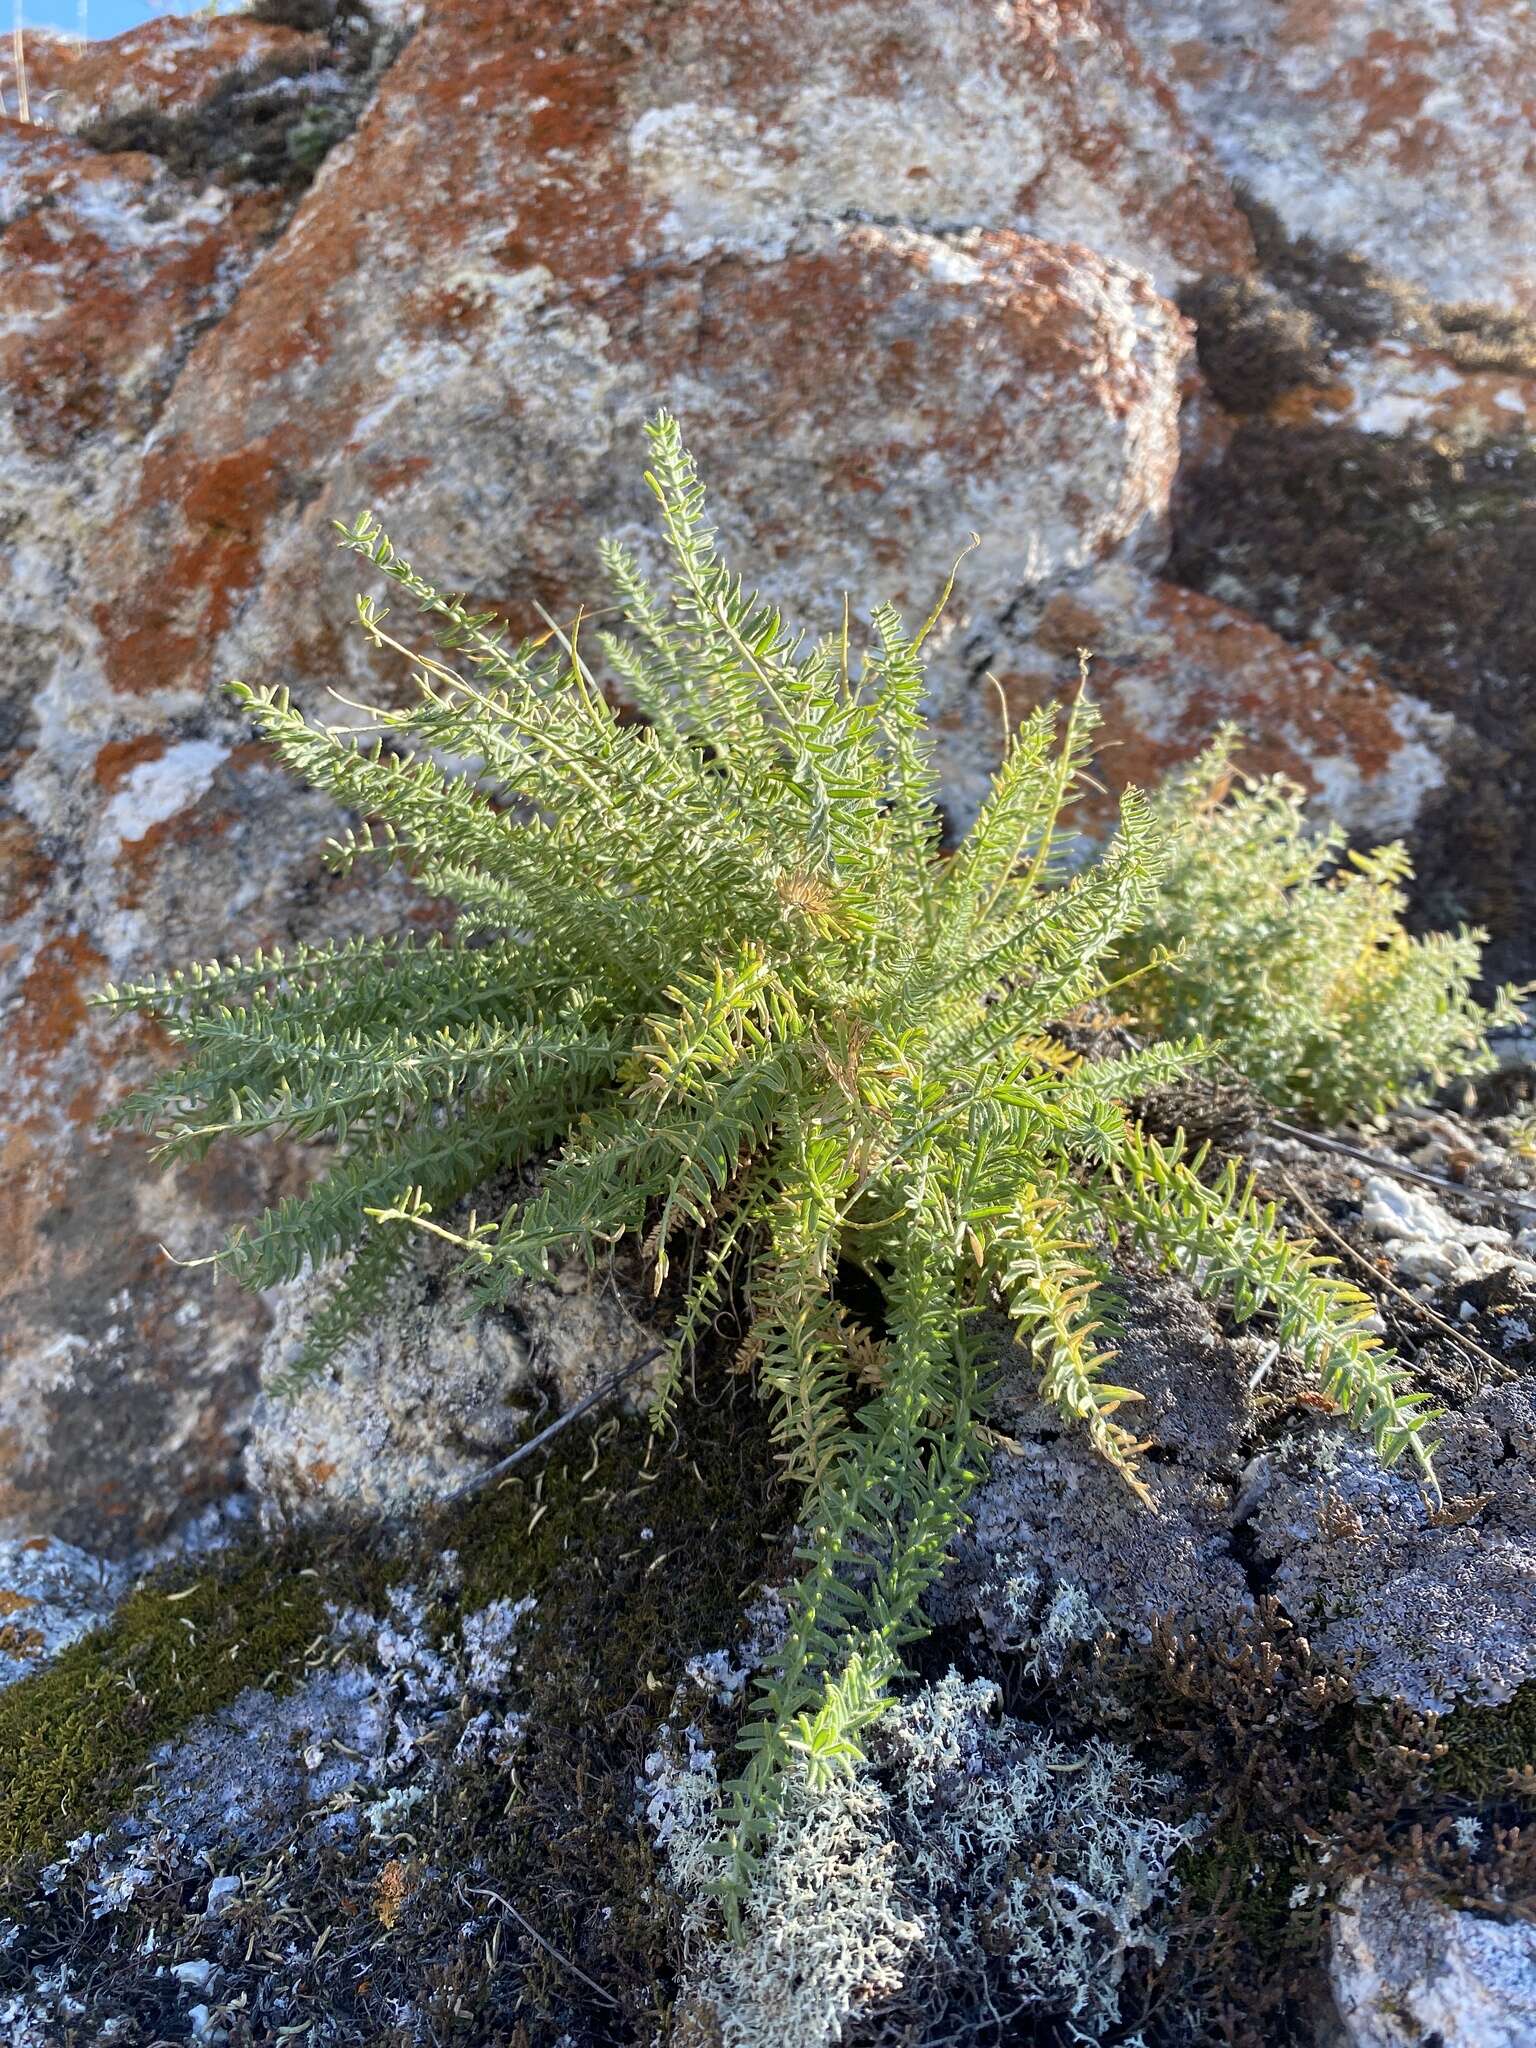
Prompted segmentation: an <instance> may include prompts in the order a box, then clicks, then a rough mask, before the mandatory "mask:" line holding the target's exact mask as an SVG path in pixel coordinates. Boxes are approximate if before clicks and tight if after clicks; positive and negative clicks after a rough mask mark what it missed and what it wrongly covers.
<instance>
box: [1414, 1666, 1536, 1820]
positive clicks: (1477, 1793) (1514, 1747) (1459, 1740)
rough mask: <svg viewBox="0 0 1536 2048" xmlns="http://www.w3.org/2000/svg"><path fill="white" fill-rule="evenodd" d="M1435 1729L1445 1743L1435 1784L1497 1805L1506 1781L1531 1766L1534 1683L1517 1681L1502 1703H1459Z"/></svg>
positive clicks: (1535, 1746) (1534, 1761) (1535, 1755)
mask: <svg viewBox="0 0 1536 2048" xmlns="http://www.w3.org/2000/svg"><path fill="white" fill-rule="evenodd" d="M1436 1732H1437V1734H1438V1736H1439V1739H1440V1741H1441V1742H1442V1743H1443V1744H1444V1746H1445V1748H1444V1754H1443V1755H1442V1756H1441V1757H1440V1759H1439V1761H1438V1762H1437V1764H1436V1766H1435V1783H1436V1785H1437V1787H1438V1788H1439V1789H1440V1790H1442V1791H1444V1792H1447V1793H1455V1794H1459V1795H1460V1796H1461V1797H1463V1798H1466V1799H1474V1800H1477V1801H1478V1802H1480V1803H1483V1804H1493V1803H1496V1802H1498V1801H1500V1800H1502V1799H1504V1798H1505V1797H1507V1795H1508V1793H1509V1789H1510V1783H1511V1780H1513V1779H1516V1778H1528V1776H1529V1774H1530V1773H1531V1772H1532V1771H1533V1770H1536V1683H1532V1684H1527V1685H1522V1686H1521V1687H1520V1689H1519V1691H1518V1692H1517V1693H1516V1694H1515V1695H1514V1697H1513V1698H1512V1699H1510V1700H1507V1701H1506V1702H1505V1703H1504V1705H1502V1706H1498V1707H1458V1708H1457V1710H1456V1712H1455V1713H1454V1714H1448V1715H1447V1716H1446V1718H1445V1719H1444V1720H1443V1721H1442V1722H1440V1724H1439V1727H1438V1729H1437V1731H1436Z"/></svg>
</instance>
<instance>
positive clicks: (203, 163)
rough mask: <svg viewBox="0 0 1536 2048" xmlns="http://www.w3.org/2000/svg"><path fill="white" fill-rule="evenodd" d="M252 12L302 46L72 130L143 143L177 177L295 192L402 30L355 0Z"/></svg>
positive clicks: (354, 112)
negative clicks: (207, 87) (176, 97)
mask: <svg viewBox="0 0 1536 2048" xmlns="http://www.w3.org/2000/svg"><path fill="white" fill-rule="evenodd" d="M253 11H254V13H255V14H256V16H257V19H258V20H262V21H267V22H272V23H274V24H276V25H279V26H283V27H291V28H298V29H302V30H304V31H305V32H307V33H309V34H310V35H311V36H312V42H311V45H310V47H309V48H308V49H300V50H288V51H280V52H278V53H276V54H275V55H273V56H271V57H269V58H268V59H267V60H266V61H265V62H264V63H261V64H258V65H255V66H253V67H251V68H250V69H249V70H239V71H234V72H231V73H230V74H229V76H228V77H227V78H224V79H221V80H220V82H219V83H218V85H217V86H216V87H215V88H214V90H213V91H212V93H210V94H209V96H208V97H207V98H206V99H205V100H204V101H203V102H202V104H201V105H200V106H197V107H191V108H188V109H186V110H185V111H184V112H181V113H176V114H167V113H163V112H161V111H160V110H159V109H158V108H154V107H138V108H129V109H127V110H126V111H124V112H122V113H117V114H109V115H106V116H104V117H103V118H102V119H101V120H99V121H93V122H91V123H89V124H88V125H87V126H86V127H84V128H82V129H81V130H80V138H81V140H82V141H84V142H88V143H89V144H90V145H91V146H92V147H93V148H95V149H101V150H107V151H123V150H142V151H143V152H144V153H145V154H146V155H149V156H153V157H158V158H159V159H160V161H161V162H162V163H164V165H165V166H166V168H167V169H168V170H169V171H171V172H172V173H173V174H174V175H175V176H176V177H178V178H186V179H189V180H196V181H198V182H199V183H206V182H208V181H212V182H213V183H215V184H221V185H235V184H248V185H267V186H275V187H277V188H278V189H280V190H284V191H289V192H295V193H297V192H299V191H302V190H303V188H304V187H305V186H306V185H308V184H309V183H310V181H311V180H312V179H313V177H314V175H315V173H316V171H318V170H319V168H320V166H321V164H322V163H323V162H324V161H325V158H326V157H327V155H328V154H329V153H330V151H331V150H332V149H333V148H334V147H335V145H336V144H337V143H338V142H340V141H341V140H342V139H343V137H344V136H347V135H350V134H351V132H352V130H353V129H354V128H355V127H356V125H357V122H358V119H359V117H360V115H361V114H362V111H363V109H364V107H365V106H366V105H367V103H368V101H369V100H370V99H371V98H372V96H373V92H374V88H375V86H376V85H377V83H378V79H379V76H380V73H381V72H382V71H383V69H384V68H385V66H386V65H387V64H388V63H389V62H390V61H391V59H392V58H393V57H394V55H395V54H396V52H397V51H398V49H399V47H400V42H401V38H400V37H399V36H398V35H397V34H396V33H395V32H394V31H393V30H390V29H388V28H385V27H384V26H383V25H382V24H380V23H378V22H376V21H375V20H374V19H373V16H372V15H371V14H370V13H369V12H368V10H367V8H366V7H364V6H361V5H358V4H355V0H354V4H346V0H343V4H339V5H338V4H334V0H273V4H272V5H270V6H268V7H265V8H262V7H258V8H256V9H254V10H253Z"/></svg>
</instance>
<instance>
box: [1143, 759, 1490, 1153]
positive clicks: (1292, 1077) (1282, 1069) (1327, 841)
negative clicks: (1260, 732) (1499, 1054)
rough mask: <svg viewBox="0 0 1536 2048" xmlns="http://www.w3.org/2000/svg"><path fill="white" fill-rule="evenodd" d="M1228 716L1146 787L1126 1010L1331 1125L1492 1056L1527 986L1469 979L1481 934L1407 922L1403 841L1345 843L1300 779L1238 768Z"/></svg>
mask: <svg viewBox="0 0 1536 2048" xmlns="http://www.w3.org/2000/svg"><path fill="white" fill-rule="evenodd" d="M1236 748H1237V735H1236V733H1235V732H1233V731H1231V730H1228V731H1223V732H1222V733H1221V734H1219V735H1218V737H1217V739H1216V741H1215V742H1214V744H1213V745H1212V746H1210V747H1208V748H1207V749H1206V751H1205V752H1204V753H1203V754H1201V755H1200V757H1199V758H1198V759H1197V760H1195V761H1193V762H1191V764H1190V765H1189V767H1188V768H1187V769H1185V770H1183V771H1182V772H1181V773H1179V774H1176V775H1173V776H1170V777H1169V779H1168V780H1167V782H1166V783H1164V785H1163V787H1162V788H1161V789H1160V790H1159V791H1158V793H1157V796H1156V798H1155V799H1154V804H1153V809H1154V813H1155V819H1156V824H1157V826H1158V827H1160V828H1161V836H1162V837H1163V840H1164V844H1165V846H1166V850H1167V869H1166V872H1165V874H1164V876H1163V882H1162V886H1161V888H1160V889H1159V891H1158V898H1157V903H1156V905H1155V907H1154V909H1153V911H1152V914H1151V915H1150V916H1149V917H1148V918H1147V919H1146V920H1145V921H1144V922H1143V924H1142V925H1141V927H1140V929H1139V930H1138V931H1136V932H1135V933H1133V934H1131V935H1129V937H1128V938H1127V940H1126V941H1125V942H1124V943H1123V944H1122V945H1121V947H1120V948H1119V949H1118V955H1117V957H1118V961H1119V965H1120V967H1121V968H1122V969H1132V968H1138V967H1139V968H1142V969H1144V970H1145V971H1144V972H1142V973H1140V974H1138V975H1137V976H1136V978H1135V981H1134V983H1133V984H1132V986H1131V990H1130V993H1129V994H1128V996H1127V999H1126V1007H1127V1008H1128V1009H1130V1010H1131V1011H1132V1012H1133V1013H1134V1014H1135V1017H1136V1020H1137V1022H1138V1024H1140V1025H1141V1026H1142V1027H1143V1028H1144V1029H1145V1030H1147V1031H1148V1032H1149V1033H1150V1034H1151V1035H1153V1036H1155V1037H1166V1036H1169V1035H1172V1034H1175V1033H1187V1032H1200V1033H1201V1034H1202V1035H1203V1036H1204V1037H1206V1038H1207V1039H1208V1040H1209V1041H1210V1042H1211V1044H1212V1046H1213V1047H1214V1048H1215V1050H1216V1051H1218V1052H1219V1053H1221V1054H1222V1055H1223V1056H1224V1057H1225V1058H1226V1059H1227V1060H1228V1061H1230V1063H1231V1064H1232V1065H1233V1066H1234V1067H1236V1068H1238V1069H1239V1071H1240V1072H1242V1073H1243V1074H1245V1075H1246V1076H1247V1078H1248V1079H1249V1080H1250V1081H1252V1082H1253V1084H1254V1086H1255V1087H1256V1088H1257V1089H1258V1090H1259V1092H1260V1093H1261V1094H1262V1095H1263V1096H1265V1097H1266V1099H1267V1100H1268V1101H1269V1102H1271V1103H1272V1104H1273V1105H1274V1106H1275V1108H1277V1109H1282V1110H1290V1111H1293V1112H1296V1113H1298V1114H1301V1115H1305V1116H1311V1117H1315V1118H1317V1119H1318V1120H1319V1121H1321V1122H1323V1123H1340V1122H1342V1121H1343V1120H1344V1119H1345V1118H1347V1117H1363V1116H1365V1117H1368V1116H1374V1115H1377V1114H1379V1113H1380V1112H1381V1111H1382V1110H1384V1109H1388V1108H1390V1107H1391V1106H1392V1105H1393V1104H1394V1103H1398V1102H1405V1101H1412V1100H1421V1099H1422V1098H1423V1097H1424V1096H1425V1095H1426V1094H1428V1092H1429V1091H1430V1089H1431V1088H1433V1087H1434V1086H1437V1085H1438V1084H1440V1083H1441V1082H1444V1081H1448V1080H1450V1079H1452V1078H1453V1077H1455V1076H1457V1075H1464V1074H1476V1073H1481V1072H1483V1071H1485V1070H1486V1069H1487V1068H1489V1067H1491V1066H1493V1065H1494V1059H1493V1055H1492V1053H1491V1052H1490V1051H1489V1048H1488V1037H1487V1034H1488V1032H1489V1031H1490V1030H1493V1029H1495V1028H1497V1027H1499V1026H1501V1025H1511V1024H1516V1023H1518V1022H1519V1021H1520V1008H1519V1004H1520V1001H1521V998H1522V997H1523V996H1524V995H1526V994H1527V993H1528V991H1527V990H1524V989H1518V988H1503V989H1500V990H1498V991H1497V993H1496V995H1495V997H1494V1000H1493V1003H1492V1005H1491V1006H1490V1007H1489V1008H1486V1009H1485V1008H1484V1007H1483V1006H1482V1005H1481V1004H1480V1003H1478V1002H1477V1001H1476V1000H1475V999H1474V997H1473V995H1472V993H1471V991H1472V985H1473V983H1474V982H1475V981H1476V980H1477V975H1478V969H1479V966H1480V963H1481V959H1482V946H1483V942H1484V940H1485V939H1486V937H1487V934H1486V933H1485V932H1480V931H1475V930H1462V931H1459V932H1431V933H1429V934H1428V935H1427V936H1425V937H1423V938H1416V937H1414V936H1412V935H1411V934H1410V933H1409V932H1408V930H1407V929H1406V927H1405V926H1404V924H1403V915H1404V912H1405V911H1406V909H1407V907H1408V899H1407V894H1406V891H1405V889H1404V884H1405V883H1406V882H1407V881H1409V880H1410V879H1411V877H1412V873H1413V870H1412V867H1411V865H1410V862H1409V859H1408V854H1407V850H1406V849H1405V848H1404V847H1403V846H1401V845H1398V844H1395V843H1394V844H1392V845H1390V846H1378V847H1376V848H1374V849H1373V851H1371V852H1370V853H1351V852H1347V851H1346V842H1345V835H1344V833H1343V832H1342V831H1341V830H1339V828H1338V827H1337V826H1333V825H1330V826H1328V827H1326V828H1325V829H1324V830H1322V831H1317V830H1314V829H1313V827H1312V826H1311V824H1310V823H1309V821H1308V818H1307V814H1306V808H1305V798H1306V792H1305V791H1304V790H1303V789H1302V788H1301V787H1300V786H1299V785H1298V784H1297V783H1294V782H1292V781H1290V780H1289V779H1288V778H1287V777H1285V776H1282V775H1271V776H1266V777H1264V778H1263V779H1262V780H1257V781H1255V780H1249V779H1247V778H1244V777H1241V776H1239V775H1237V774H1236V772H1235V770H1234V765H1233V756H1234V754H1235V752H1236Z"/></svg>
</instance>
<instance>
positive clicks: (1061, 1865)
mask: <svg viewBox="0 0 1536 2048" xmlns="http://www.w3.org/2000/svg"><path fill="white" fill-rule="evenodd" d="M997 1704H998V1693H997V1688H996V1687H995V1686H993V1685H992V1684H990V1683H989V1682H988V1681H986V1680H982V1679H973V1680H967V1679H964V1678H962V1677H960V1676H959V1675H958V1674H956V1673H954V1672H951V1673H950V1675H949V1676H948V1677H947V1678H945V1679H943V1680H942V1681H940V1682H939V1683H937V1684H934V1685H929V1686H924V1687H922V1688H920V1689H919V1690H918V1691H917V1692H915V1693H914V1694H913V1695H912V1696H911V1697H910V1698H909V1699H908V1700H906V1701H904V1702H903V1703H901V1704H900V1705H898V1706H897V1707H895V1708H893V1709H892V1711H891V1712H890V1713H889V1714H888V1715H887V1716H886V1718H885V1720H884V1721H883V1722H882V1723H880V1724H879V1727H878V1729H877V1731H876V1733H875V1735H874V1738H873V1740H872V1744H871V1756H870V1761H869V1762H868V1763H867V1764H865V1765H863V1766H862V1767H861V1768H860V1769H859V1770H858V1771H857V1772H856V1773H855V1774H854V1775H853V1776H852V1777H851V1778H850V1779H848V1780H847V1781H845V1782H843V1783H841V1784H838V1785H835V1786H834V1787H832V1788H831V1789H830V1790H829V1791H826V1792H824V1793H820V1794H813V1793H812V1792H811V1791H810V1790H809V1789H808V1788H807V1787H806V1786H805V1785H804V1784H803V1783H800V1784H797V1785H795V1786H794V1787H793V1788H792V1792H791V1796H790V1799H789V1802H788V1805H787V1807H786V1809H785V1812H784V1815H783V1817H782V1820H781V1823H780V1826H779V1831H778V1834H777V1836H776V1838H775V1840H774V1842H773V1843H772V1845H771V1846H770V1848H769V1849H768V1851H767V1853H766V1854H765V1856H764V1857H763V1859H762V1861H761V1864H760V1866H759V1868H758V1869H757V1871H756V1873H755V1874H754V1876H753V1878H752V1879H751V1881H750V1884H749V1887H748V1890H747V1892H746V1895H745V1897H744V1899H743V1901H742V1910H741V1919H742V1925H741V1939H740V1940H738V1941H736V1942H731V1941H729V1940H726V1939H724V1938H722V1936H721V1933H720V1930H719V1926H718V1921H717V1919H716V1918H715V1917H714V1916H713V1909H712V1906H711V1902H710V1893H709V1891H708V1886H709V1883H710V1880H711V1879H712V1878H713V1877H714V1876H715V1875H716V1874H717V1865H716V1863H715V1861H714V1858H713V1856H712V1854H711V1852H710V1845H711V1843H712V1842H713V1840H714V1838H715V1836H716V1835H717V1833H718V1830H719V1804H720V1792H719V1785H718V1779H717V1774H716V1765H715V1760H714V1758H713V1757H712V1756H711V1755H709V1753H708V1752H707V1751H703V1752H702V1753H701V1750H700V1745H699V1743H698V1741H697V1737H696V1733H693V1734H690V1738H689V1742H688V1748H687V1752H686V1754H685V1753H684V1751H683V1749H682V1745H681V1744H680V1743H678V1742H676V1740H674V1741H673V1742H672V1744H671V1745H670V1747H664V1748H663V1749H661V1750H658V1752H657V1753H656V1754H655V1755H654V1756H653V1757H652V1758H651V1759H650V1761H649V1771H648V1777H647V1781H646V1785H645V1788H644V1789H645V1792H646V1795H647V1818H648V1820H649V1822H650V1825H651V1829H652V1832H653V1836H654V1839H655V1840H656V1843H657V1846H658V1847H659V1848H660V1849H661V1850H662V1852H663V1854H664V1856H665V1858H666V1862H667V1866H668V1869H669V1873H670V1875H671V1878H672V1881H673V1883H674V1884H675V1885H676V1887H677V1888H678V1890H679V1891H680V1892H681V1893H682V1894H683V1896H684V1898H685V1900H687V1902H688V1905H689V1927H690V1931H691V1934H692V1936H693V1951H692V1967H691V1972H690V1977H689V1996H690V1998H691V2001H692V2002H693V2003H694V2004H695V2005H697V2006H700V2007H702V2008H705V2009H707V2010H709V2011H711V2012H712V2013H713V2015H714V2018H715V2020H716V2022H717V2024H718V2027H719V2030H720V2035H721V2039H722V2041H723V2042H724V2044H725V2048H831V2044H833V2043H835V2042H838V2041H840V2040H843V2039H845V2038H847V2037H848V2035H849V2034H850V2032H852V2033H854V2034H857V2033H858V2032H859V2030H860V2025H861V2022H863V2021H866V2020H867V2021H869V2022H870V2023H871V2024H875V2023H876V2022H877V2021H878V2022H879V2023H881V2024H889V2025H892V2026H899V2027H901V2028H902V2029H904V2030H905V2031H903V2032H902V2038H903V2039H904V2040H907V2039H910V2040H911V2041H913V2042H920V2041H923V2040H926V2039H930V2038H932V2039H938V2038H939V2037H940V2035H941V2033H942V2032H943V2030H944V2029H945V2028H949V2029H952V2028H953V2027H954V2025H955V2024H956V2023H957V2015H963V2014H965V2013H966V2012H967V2011H972V2012H976V2013H981V2012H986V2013H989V2014H990V2015H992V2016H993V2017H997V2018H1001V2017H1004V2016H1006V2015H1009V2014H1013V2015H1022V2014H1025V2013H1030V2014H1035V2015H1037V2016H1039V2017H1041V2018H1045V2017H1046V2016H1051V2017H1054V2018H1055V2019H1056V2020H1058V2021H1059V2022H1061V2023H1062V2024H1064V2025H1065V2026H1066V2027H1067V2028H1068V2029H1069V2031H1070V2033H1071V2034H1072V2035H1073V2036H1074V2037H1075V2038H1077V2039H1078V2040H1081V2041H1084V2042H1092V2041H1098V2040H1100V2039H1103V2038H1105V2037H1106V2036H1107V2035H1108V2034H1109V2033H1110V2032H1111V2031H1112V2030H1117V2029H1118V2027H1119V2025H1120V2019H1121V2016H1120V1998H1119V1993H1120V1987H1121V1984H1122V1982H1123V1979H1124V1975H1125V1970H1126V1967H1127V1964H1128V1963H1129V1961H1130V1960H1131V1958H1132V1957H1133V1956H1134V1955H1135V1954H1136V1952H1137V1951H1144V1952H1147V1953H1149V1954H1150V1955H1152V1956H1154V1957H1155V1956H1158V1955H1160V1954H1161V1953H1162V1945H1163V1933H1162V1927H1163V1923H1164V1916H1165V1908H1166V1906H1167V1905H1168V1903H1169V1901H1170V1900H1171V1898H1172V1896H1173V1894H1174V1890H1175V1886H1174V1880H1173V1878H1172V1874H1171V1873H1172V1864H1173V1859H1174V1857H1175V1855H1176V1854H1177V1852H1178V1850H1179V1848H1180V1846H1181V1845H1182V1844H1183V1843H1184V1842H1185V1841H1187V1840H1190V1839H1191V1838H1192V1837H1193V1835H1194V1834H1195V1833H1196V1832H1197V1824H1194V1823H1190V1822H1188V1821H1178V1820H1173V1819H1169V1818H1167V1817H1166V1816H1165V1814H1164V1813H1163V1812H1162V1811H1160V1810H1159V1809H1160V1808H1161V1807H1163V1806H1165V1805H1166V1803H1167V1795H1168V1794H1169V1793H1170V1792H1171V1791H1172V1789H1173V1788H1172V1786H1171V1784H1169V1783H1168V1782H1167V1781H1164V1780H1160V1779H1157V1778H1154V1777H1153V1776H1151V1775H1150V1774H1149V1773H1147V1772H1146V1771H1144V1770H1143V1769H1142V1768H1141V1766H1140V1765H1138V1764H1137V1763H1136V1761H1135V1760H1134V1759H1133V1758H1132V1757H1131V1756H1130V1755H1129V1754H1128V1753H1127V1752H1126V1751H1124V1750H1123V1749H1119V1748H1117V1747H1115V1746H1114V1745H1113V1744H1110V1743H1107V1742H1102V1741H1098V1740H1094V1741H1090V1742H1088V1743H1086V1744H1084V1745H1082V1746H1080V1747H1073V1746H1070V1745H1067V1744H1064V1743H1060V1742H1057V1741H1056V1740H1054V1738H1052V1737H1051V1736H1049V1735H1048V1734H1046V1733H1045V1732H1044V1731H1043V1730H1041V1729H1039V1728H1036V1727H1034V1726H1032V1725H1029V1724H1026V1723H1023V1722H1020V1721H1017V1720H1012V1719H1009V1718H1008V1717H1006V1716H1001V1715H999V1714H998V1713H997V1711H996V1709H997ZM941 2010H942V2011H943V2013H944V2015H945V2016H944V2018H943V2020H942V2023H941V2021H940V2012H941Z"/></svg>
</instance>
